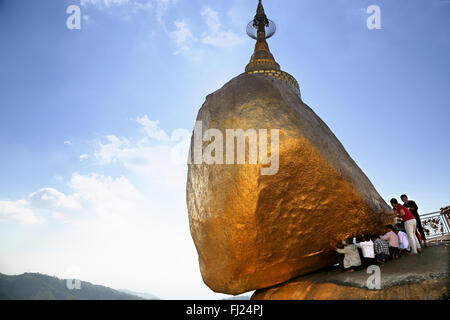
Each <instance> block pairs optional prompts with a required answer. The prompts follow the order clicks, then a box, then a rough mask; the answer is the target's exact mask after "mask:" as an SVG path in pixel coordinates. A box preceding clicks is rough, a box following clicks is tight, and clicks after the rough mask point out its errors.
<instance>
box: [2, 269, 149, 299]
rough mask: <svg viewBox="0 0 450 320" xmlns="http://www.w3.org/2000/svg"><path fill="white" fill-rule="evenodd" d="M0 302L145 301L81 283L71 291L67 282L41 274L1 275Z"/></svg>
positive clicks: (130, 295) (137, 297)
mask: <svg viewBox="0 0 450 320" xmlns="http://www.w3.org/2000/svg"><path fill="white" fill-rule="evenodd" d="M0 300H143V298H141V297H139V296H137V295H133V294H129V293H125V292H120V291H117V290H114V289H111V288H108V287H104V286H99V285H94V284H92V283H89V282H84V281H81V283H80V289H73V290H69V289H68V288H67V281H66V280H62V279H58V278H56V277H51V276H48V275H45V274H40V273H24V274H21V275H16V276H9V275H5V274H1V273H0Z"/></svg>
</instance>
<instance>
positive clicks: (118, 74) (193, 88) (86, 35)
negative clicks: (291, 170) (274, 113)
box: [0, 0, 450, 299]
mask: <svg viewBox="0 0 450 320" xmlns="http://www.w3.org/2000/svg"><path fill="white" fill-rule="evenodd" d="M256 3H257V1H253V0H230V1H223V0H210V1H205V0H195V1H194V0H193V1H182V0H140V1H138V0H81V1H80V0H70V1H69V0H67V1H66V0H64V1H62V0H45V1H13V0H0V46H1V48H2V50H1V51H0V146H1V154H2V157H0V221H1V222H0V272H3V273H7V274H17V273H22V272H26V271H33V272H42V273H48V274H52V275H57V276H60V277H65V276H67V273H68V270H74V269H76V270H78V271H77V272H78V273H79V275H80V277H81V278H82V279H84V280H88V281H91V282H94V283H99V284H104V285H109V286H112V287H114V288H127V289H131V290H135V291H146V292H149V293H153V294H156V295H158V296H160V297H161V298H173V299H179V298H212V299H214V298H217V297H222V295H216V294H214V293H212V292H211V291H210V290H209V289H208V288H207V287H206V286H205V285H204V284H203V282H202V280H201V277H200V273H199V270H198V264H197V261H196V260H197V256H196V252H195V248H194V246H193V243H192V240H191V238H190V235H189V226H188V218H187V210H186V205H185V180H186V166H185V165H184V164H183V161H180V159H181V158H182V156H180V155H183V152H184V151H185V148H186V142H187V140H188V138H189V135H190V132H191V130H192V128H193V124H194V121H195V118H196V114H197V111H198V109H199V108H200V106H201V105H202V103H203V101H204V99H205V96H206V95H207V94H209V93H211V92H213V91H215V90H217V89H219V88H220V87H221V86H222V85H223V84H225V83H226V82H227V81H229V80H230V79H232V78H233V77H235V76H237V75H239V74H240V73H242V72H243V70H244V67H245V65H246V64H247V63H248V60H249V58H250V56H251V53H252V51H253V46H254V42H253V40H251V39H250V38H248V37H246V35H245V26H246V24H247V22H248V21H250V20H251V19H252V17H253V15H254V13H255V9H256ZM263 3H264V5H265V8H266V12H267V13H268V15H269V18H271V19H273V20H274V21H276V23H277V27H278V32H277V34H276V35H275V36H274V37H273V38H271V39H270V40H269V45H270V48H271V51H272V53H273V54H274V56H275V58H276V59H277V61H278V62H279V63H280V65H281V67H282V69H283V70H285V71H287V72H289V73H291V74H292V75H293V76H295V77H296V79H297V80H298V82H299V84H300V87H301V91H302V98H303V100H304V101H305V102H306V103H307V104H308V105H309V106H311V107H312V108H313V110H314V111H315V112H316V113H317V114H318V115H319V116H320V117H321V118H322V119H323V120H324V121H325V122H326V123H327V124H328V126H329V127H330V128H331V129H332V130H333V132H334V133H335V134H336V136H337V137H338V138H339V139H340V141H341V142H342V143H343V144H344V146H345V147H346V149H347V151H348V152H349V153H350V155H351V156H352V157H353V159H354V160H355V161H356V162H357V163H358V165H359V166H360V167H361V168H362V169H363V171H364V172H365V173H366V174H367V176H368V177H369V178H370V179H371V181H372V182H373V184H374V185H375V187H376V188H377V190H378V191H379V192H380V194H381V195H382V196H383V197H384V198H385V199H386V200H389V199H390V198H391V197H392V196H397V197H398V196H399V195H400V194H401V193H407V194H408V195H410V198H412V199H414V200H416V201H417V202H418V204H419V207H421V212H422V213H425V212H431V211H437V210H438V209H439V208H440V207H442V206H445V205H449V204H450V187H449V183H448V181H450V164H449V163H450V162H449V161H448V159H449V158H450V149H449V148H448V146H449V144H448V141H449V138H450V132H449V130H448V121H449V119H450V102H449V101H450V90H449V88H450V86H449V84H450V83H449V72H450V61H449V59H448V57H449V56H450V23H449V21H450V1H446V0H414V1H413V0H399V1H387V0H386V1H381V0H380V1H377V0H370V1H365V0H361V1H350V0H314V1H313V0H302V1H297V0H295V1H294V0H292V1H288V0H285V1H282V2H280V1H275V0H266V1H264V2H263ZM72 4H76V5H79V6H80V8H81V14H82V22H81V29H80V30H69V29H67V27H66V19H67V18H68V16H69V15H68V14H67V13H66V8H67V7H68V6H69V5H72ZM280 4H282V5H280ZM372 4H376V5H378V6H380V8H381V21H382V22H381V23H382V29H381V30H369V29H368V28H367V26H366V19H367V18H368V16H369V15H368V14H367V13H366V8H367V7H368V6H369V5H372ZM183 150H184V151H183Z"/></svg>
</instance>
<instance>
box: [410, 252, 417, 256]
mask: <svg viewBox="0 0 450 320" xmlns="http://www.w3.org/2000/svg"><path fill="white" fill-rule="evenodd" d="M408 255H409V256H415V255H417V253H412V252H409V253H408Z"/></svg>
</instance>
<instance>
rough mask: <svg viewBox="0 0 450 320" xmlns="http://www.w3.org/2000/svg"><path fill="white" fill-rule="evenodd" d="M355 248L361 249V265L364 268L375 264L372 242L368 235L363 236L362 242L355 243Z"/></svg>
mask: <svg viewBox="0 0 450 320" xmlns="http://www.w3.org/2000/svg"><path fill="white" fill-rule="evenodd" d="M356 247H358V248H361V252H362V255H363V258H362V265H363V267H364V268H367V267H368V266H371V265H374V264H377V261H376V259H375V251H374V249H373V242H372V240H370V236H369V235H364V241H362V242H358V243H356Z"/></svg>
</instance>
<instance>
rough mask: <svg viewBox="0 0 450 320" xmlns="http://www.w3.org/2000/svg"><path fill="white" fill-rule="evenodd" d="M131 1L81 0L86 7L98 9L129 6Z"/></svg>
mask: <svg viewBox="0 0 450 320" xmlns="http://www.w3.org/2000/svg"><path fill="white" fill-rule="evenodd" d="M129 3H130V0H81V1H80V4H81V5H82V6H84V7H86V6H88V5H94V6H97V7H110V6H111V5H119V6H120V5H124V4H129Z"/></svg>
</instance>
